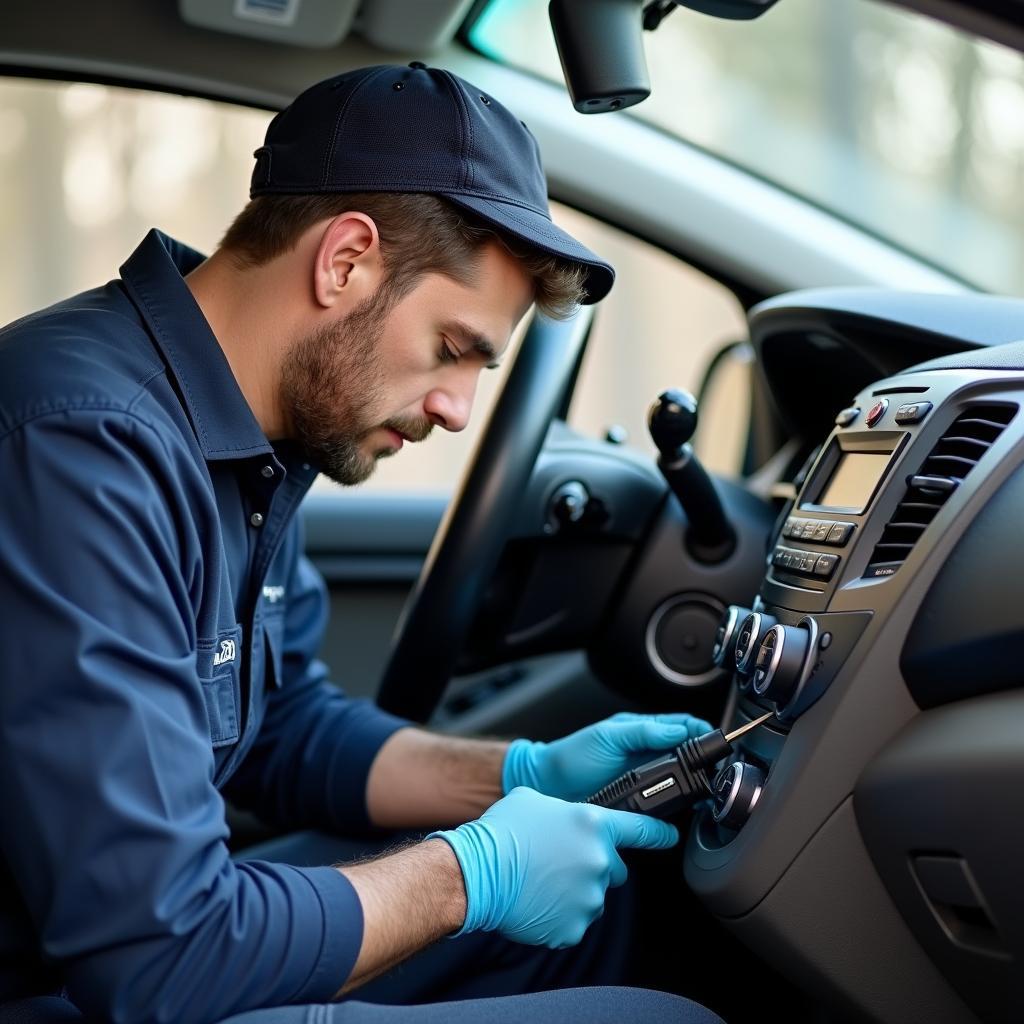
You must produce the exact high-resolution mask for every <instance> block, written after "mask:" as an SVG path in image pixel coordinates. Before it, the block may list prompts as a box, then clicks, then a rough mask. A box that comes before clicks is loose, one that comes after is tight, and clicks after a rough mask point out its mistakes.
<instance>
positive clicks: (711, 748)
mask: <svg viewBox="0 0 1024 1024" xmlns="http://www.w3.org/2000/svg"><path fill="white" fill-rule="evenodd" d="M773 714H774V712H773V711H769V712H768V713H767V714H765V715H762V716H761V717H760V718H755V719H754V721H752V722H748V723H747V724H746V725H744V726H742V727H741V728H739V729H735V730H733V731H732V732H731V733H729V734H728V735H726V734H725V733H723V732H722V730H721V729H713V730H712V731H711V732H706V733H705V734H704V735H703V736H696V737H694V738H693V739H692V740H687V741H686V742H685V743H682V744H680V745H679V746H678V747H676V749H675V750H674V751H673V752H672V753H671V754H667V755H666V756H665V757H659V758H658V759H657V760H656V761H648V762H647V764H643V765H640V767H639V768H633V769H631V770H630V771H628V772H626V773H625V774H624V775H620V776H619V777H618V778H617V779H616V780H615V781H614V782H610V783H608V785H607V786H605V787H604V789H601V790H598V792H596V793H595V794H594V795H593V796H592V797H590V798H589V799H588V800H587V803H588V804H597V805H598V806H600V807H608V808H611V809H612V810H616V811H637V812H638V813H640V814H650V815H653V816H654V817H656V818H671V817H673V816H674V815H676V814H679V813H680V812H681V811H684V810H686V808H688V807H690V806H692V805H693V804H695V803H696V802H697V801H698V800H703V799H704V798H706V797H710V796H712V790H711V783H710V781H709V780H708V775H707V772H708V769H709V768H713V767H714V766H715V765H716V764H717V763H718V762H719V761H721V760H722V758H723V757H725V755H726V754H729V753H731V752H732V741H733V740H734V739H736V738H737V737H739V736H742V735H743V733H745V732H749V731H750V730H751V729H754V728H756V727H757V726H759V725H760V724H761V723H762V722H764V721H766V720H767V719H769V718H771V717H772V715H773Z"/></svg>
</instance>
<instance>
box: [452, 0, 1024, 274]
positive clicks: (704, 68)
mask: <svg viewBox="0 0 1024 1024" xmlns="http://www.w3.org/2000/svg"><path fill="white" fill-rule="evenodd" d="M547 24H548V22H547V0H492V3H491V4H490V5H489V6H487V7H486V8H485V9H484V11H483V13H482V15H481V16H480V17H479V19H478V20H477V22H476V23H475V24H474V26H473V28H472V29H471V32H470V40H471V42H472V44H473V45H474V46H476V47H477V48H478V49H480V50H481V51H482V52H484V53H486V54H487V55H489V56H491V57H493V58H494V59H496V60H500V61H503V62H506V63H509V64H514V65H516V66H518V67H521V68H524V69H526V70H528V71H531V72H534V73H536V74H538V75H541V76H543V77H545V78H549V79H551V80H552V81H558V82H561V81H562V75H561V68H560V65H559V61H558V53H557V51H556V49H555V44H554V40H553V39H552V37H551V33H550V31H538V26H544V25H547ZM645 43H646V50H647V61H648V68H649V71H650V77H651V85H652V94H651V96H650V98H649V99H647V100H645V101H644V102H643V103H640V104H638V105H637V106H635V107H631V108H630V109H629V110H628V111H625V112H623V113H622V114H601V115H596V116H597V117H623V116H629V117H637V118H640V119H642V120H645V121H648V122H650V123H652V124H655V125H657V126H658V127H660V128H662V129H664V130H666V131H668V132H671V133H672V134H674V135H677V136H678V137H680V138H682V139H685V140H686V141H688V142H690V143H693V144H696V145H698V146H700V147H702V148H704V149H706V150H708V151H709V152H712V153H714V154H716V155H719V156H721V157H723V158H725V159H727V160H729V161H731V162H733V163H735V164H738V165H740V166H742V167H744V168H746V169H748V170H750V171H752V172H754V173H755V174H758V175H759V176H761V177H763V178H766V179H768V180H771V181H773V182H776V183H777V184H779V185H782V186H783V187H785V188H787V189H789V190H790V191H792V192H795V193H797V194H799V195H801V196H803V197H805V198H807V199H809V200H811V201H812V202H814V203H816V204H817V205H819V206H822V207H825V208H826V209H829V210H831V211H833V212H834V213H836V214H838V215H840V216H841V217H843V218H845V219H847V220H849V221H852V222H853V223H855V224H858V225H860V226H862V227H864V228H866V229H867V230H869V231H871V232H872V233H873V234H876V235H878V236H880V237H882V238H885V239H887V240H889V241H891V242H893V243H895V244H896V245H898V246H900V247H901V248H904V249H906V250H908V251H910V252H912V253H915V254H916V255H918V256H920V257H922V258H924V259H926V260H928V261H929V262H931V263H933V264H936V265H938V266H940V267H942V268H943V269H945V270H948V271H950V272H952V273H953V274H956V275H957V276H959V277H961V278H963V279H964V280H966V281H969V282H971V283H973V284H975V285H977V286H979V287H981V288H984V289H986V290H991V291H997V292H1005V293H1011V294H1024V188H1022V183H1024V182H1022V178H1024V174H1022V171H1024V59H1022V57H1021V56H1020V55H1019V54H1018V53H1017V52H1016V51H1013V50H1010V49H1008V48H1006V47H1002V46H998V45H996V44H994V43H987V42H984V41H980V40H977V39H975V38H973V37H971V36H967V35H965V34H963V33H961V32H957V31H955V30H954V29H952V28H949V27H947V26H945V25H942V24H940V23H938V22H935V21H932V20H930V19H927V18H925V17H922V16H919V15H915V14H911V13H908V12H905V11H902V10H898V9H896V8H894V7H890V6H887V5H882V4H876V3H870V2H867V0H828V2H827V3H823V2H822V0H781V2H780V3H778V4H776V6H775V7H774V8H772V9H771V10H770V11H769V12H768V14H766V15H764V16H763V17H762V18H760V19H758V20H757V21H754V22H729V21H722V20H719V19H716V18H710V17H707V16H706V15H702V14H697V13H694V12H692V11H689V10H686V9H685V8H680V9H679V10H678V11H675V12H674V13H672V14H671V15H670V16H669V17H668V18H666V19H665V21H664V22H663V23H662V25H661V27H660V28H659V29H658V30H657V31H656V32H653V33H645ZM566 102H567V103H568V102H569V101H568V98H567V99H566ZM579 116H581V117H582V116H585V115H579Z"/></svg>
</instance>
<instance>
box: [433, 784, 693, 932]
mask: <svg viewBox="0 0 1024 1024" xmlns="http://www.w3.org/2000/svg"><path fill="white" fill-rule="evenodd" d="M427 838H428V839H438V838H440V839H444V840H445V841H446V842H448V844H449V845H450V846H451V848H452V849H453V850H454V851H455V856H456V857H457V858H458V861H459V866H460V867H461V868H462V877H463V880H464V881H465V884H466V921H465V923H464V924H463V926H462V928H461V930H460V931H459V932H458V933H457V934H458V935H464V934H466V933H467V932H474V931H496V932H500V933H501V934H502V935H504V936H505V938H507V939H512V940H513V941H515V942H523V943H527V944H529V945H533V946H548V947H550V948H551V949H564V948H565V947H566V946H575V945H576V943H577V942H579V941H580V939H582V938H583V933H584V932H585V931H586V930H587V927H588V926H589V925H590V923H591V922H592V921H593V920H594V919H595V918H597V917H599V916H600V914H601V911H602V910H603V909H604V896H605V892H606V890H607V889H608V887H609V886H615V885H622V883H623V882H625V880H626V865H625V864H623V862H622V858H621V857H620V856H619V855H618V853H617V852H616V849H617V848H637V847H648V848H652V849H655V848H657V849H661V848H664V847H668V846H674V845H675V844H676V843H677V842H678V841H679V832H678V831H677V830H676V828H675V827H674V826H673V825H669V824H668V822H665V821H659V820H658V819H657V818H651V817H648V816H647V815H646V814H633V813H632V812H631V811H611V810H608V809H607V808H605V807H594V806H591V805H590V804H572V803H567V802H565V801H564V800H556V799H555V798H554V797H550V796H544V795H543V794H542V793H536V792H534V791H533V790H532V789H524V788H522V787H520V788H519V789H515V790H513V791H512V792H511V793H509V795H508V796H506V797H504V798H503V799H501V800H499V801H498V802H497V803H496V804H493V805H492V806H491V807H490V808H488V810H486V811H485V812H484V814H483V815H482V816H481V817H480V818H478V819H477V820H476V821H470V822H468V823H467V824H465V825H460V826H459V827H458V828H457V829H453V830H452V831H450V832H432V833H431V834H430V835H429V836H427Z"/></svg>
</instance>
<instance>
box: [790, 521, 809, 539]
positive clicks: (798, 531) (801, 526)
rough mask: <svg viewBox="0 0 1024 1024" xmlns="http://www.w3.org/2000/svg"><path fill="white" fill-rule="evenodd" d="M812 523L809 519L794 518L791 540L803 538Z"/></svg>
mask: <svg viewBox="0 0 1024 1024" xmlns="http://www.w3.org/2000/svg"><path fill="white" fill-rule="evenodd" d="M810 525H811V523H810V521H809V520H807V519H795V520H793V530H792V532H791V533H790V535H789V536H790V539H791V540H801V539H802V538H803V535H804V530H806V529H807V527H808V526H810Z"/></svg>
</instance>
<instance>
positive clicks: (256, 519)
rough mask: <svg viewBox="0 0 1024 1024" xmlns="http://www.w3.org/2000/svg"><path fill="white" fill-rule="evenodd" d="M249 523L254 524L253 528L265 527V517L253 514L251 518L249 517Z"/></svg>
mask: <svg viewBox="0 0 1024 1024" xmlns="http://www.w3.org/2000/svg"><path fill="white" fill-rule="evenodd" d="M249 522H250V523H252V525H253V526H262V525H263V516H262V514H261V513H259V512H253V514H252V515H251V516H249Z"/></svg>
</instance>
